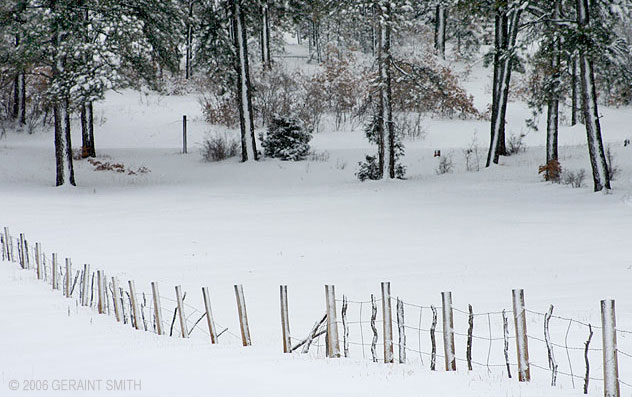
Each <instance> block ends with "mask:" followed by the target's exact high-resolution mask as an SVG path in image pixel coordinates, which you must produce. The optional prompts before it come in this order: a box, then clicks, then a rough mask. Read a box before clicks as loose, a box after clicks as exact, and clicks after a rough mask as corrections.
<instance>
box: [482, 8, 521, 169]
mask: <svg viewBox="0 0 632 397" xmlns="http://www.w3.org/2000/svg"><path fill="white" fill-rule="evenodd" d="M498 12H500V10H499V11H498ZM521 13H522V10H521V9H520V8H516V9H513V10H511V11H510V12H509V15H506V14H505V13H504V12H503V13H501V14H500V15H499V16H497V19H496V29H497V30H498V29H500V30H499V32H498V35H497V37H496V43H497V44H498V43H500V44H501V47H502V48H501V51H500V54H499V56H498V58H497V59H496V58H495V59H494V61H495V62H496V61H497V62H498V70H497V71H496V72H495V73H494V76H495V77H496V78H495V80H496V82H497V83H496V84H495V88H496V90H495V97H496V100H495V101H492V120H491V142H490V145H489V152H488V153H487V163H486V165H485V166H486V167H489V166H490V165H491V163H492V162H493V163H494V164H498V159H499V156H500V155H501V154H503V153H501V150H502V149H504V147H503V146H504V130H505V116H506V113H507V100H508V97H509V83H510V81H511V68H512V63H513V51H514V49H515V45H516V39H517V36H518V26H519V23H520V15H521ZM505 18H506V20H505V21H508V23H507V22H504V21H503V19H505ZM504 26H506V27H507V28H504ZM501 139H502V145H501ZM503 151H504V150H503Z"/></svg>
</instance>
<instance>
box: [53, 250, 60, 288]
mask: <svg viewBox="0 0 632 397" xmlns="http://www.w3.org/2000/svg"><path fill="white" fill-rule="evenodd" d="M52 272H53V289H57V284H58V281H57V276H58V273H59V270H58V269H57V254H53V269H52Z"/></svg>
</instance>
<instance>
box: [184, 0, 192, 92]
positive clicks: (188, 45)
mask: <svg viewBox="0 0 632 397" xmlns="http://www.w3.org/2000/svg"><path fill="white" fill-rule="evenodd" d="M186 41H187V42H186V54H185V62H184V78H185V79H187V80H188V79H190V78H191V69H192V68H191V60H192V58H193V1H192V0H189V19H188V20H187V36H186Z"/></svg>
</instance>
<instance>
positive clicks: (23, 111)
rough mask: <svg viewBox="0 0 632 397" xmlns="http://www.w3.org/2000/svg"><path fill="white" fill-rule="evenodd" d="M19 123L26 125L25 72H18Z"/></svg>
mask: <svg viewBox="0 0 632 397" xmlns="http://www.w3.org/2000/svg"><path fill="white" fill-rule="evenodd" d="M20 124H22V125H26V74H25V73H24V70H22V71H21V72H20Z"/></svg>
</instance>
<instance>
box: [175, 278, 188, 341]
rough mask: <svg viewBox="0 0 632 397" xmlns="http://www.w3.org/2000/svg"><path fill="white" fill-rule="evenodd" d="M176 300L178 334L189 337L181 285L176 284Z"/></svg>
mask: <svg viewBox="0 0 632 397" xmlns="http://www.w3.org/2000/svg"><path fill="white" fill-rule="evenodd" d="M176 302H177V304H178V318H179V319H180V334H181V335H182V337H183V338H188V337H189V329H188V327H187V317H186V315H185V314H184V300H183V299H182V286H180V285H176Z"/></svg>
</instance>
